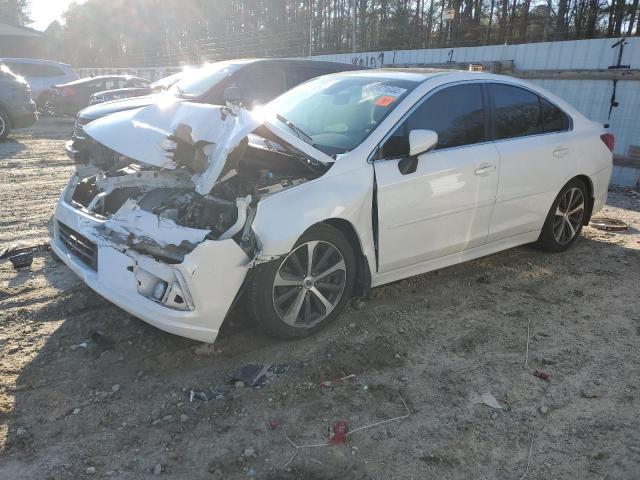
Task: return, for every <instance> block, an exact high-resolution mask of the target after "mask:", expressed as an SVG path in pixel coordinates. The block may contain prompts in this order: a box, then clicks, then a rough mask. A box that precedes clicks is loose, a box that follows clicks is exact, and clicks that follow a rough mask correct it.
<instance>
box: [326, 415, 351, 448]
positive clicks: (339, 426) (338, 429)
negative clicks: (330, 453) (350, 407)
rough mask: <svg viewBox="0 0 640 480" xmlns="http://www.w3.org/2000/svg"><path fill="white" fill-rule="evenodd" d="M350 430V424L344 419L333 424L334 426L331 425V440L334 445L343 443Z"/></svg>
mask: <svg viewBox="0 0 640 480" xmlns="http://www.w3.org/2000/svg"><path fill="white" fill-rule="evenodd" d="M348 431H349V426H348V425H347V422H345V421H344V420H339V421H337V422H336V423H334V424H333V427H331V431H330V433H329V440H330V441H331V443H332V444H334V445H337V444H339V443H342V442H344V440H345V438H346V436H347V432H348Z"/></svg>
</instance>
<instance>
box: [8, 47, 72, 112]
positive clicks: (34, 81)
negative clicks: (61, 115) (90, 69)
mask: <svg viewBox="0 0 640 480" xmlns="http://www.w3.org/2000/svg"><path fill="white" fill-rule="evenodd" d="M0 63H4V64H5V65H6V66H8V67H9V69H10V70H11V71H12V72H13V73H15V74H16V75H20V76H21V77H23V78H24V79H25V80H26V81H27V83H28V84H29V86H30V87H31V98H33V99H34V100H35V102H36V105H37V106H38V109H39V110H42V108H43V107H44V105H45V103H46V101H47V98H48V96H49V95H50V93H51V87H53V86H54V85H58V84H62V83H67V82H71V81H73V80H77V79H78V74H77V73H76V72H75V71H74V70H73V69H72V68H71V66H70V65H67V64H66V63H60V62H54V61H52V60H41V59H37V58H0Z"/></svg>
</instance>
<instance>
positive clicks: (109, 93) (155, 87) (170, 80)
mask: <svg viewBox="0 0 640 480" xmlns="http://www.w3.org/2000/svg"><path fill="white" fill-rule="evenodd" d="M183 76H184V72H178V73H174V74H173V75H169V76H168V77H164V78H161V79H160V80H156V81H155V82H153V83H151V84H149V85H147V86H142V87H127V88H117V89H115V90H105V91H103V92H97V93H94V94H93V95H91V98H90V99H89V105H90V106H91V105H95V104H96V103H102V102H110V101H111V100H122V99H124V98H131V97H141V96H142V95H150V94H152V93H160V92H162V91H164V90H167V89H169V87H170V86H171V85H173V84H174V83H176V82H178V81H179V80H180V79H181V78H182V77H183Z"/></svg>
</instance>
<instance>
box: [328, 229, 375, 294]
mask: <svg viewBox="0 0 640 480" xmlns="http://www.w3.org/2000/svg"><path fill="white" fill-rule="evenodd" d="M321 224H325V225H330V226H332V227H333V228H335V229H336V230H338V231H340V233H342V234H343V235H344V236H345V238H346V239H347V240H348V241H349V243H350V244H351V246H352V247H353V253H354V254H355V256H356V260H357V262H358V266H357V269H358V270H357V276H356V286H355V290H354V294H355V296H358V297H366V296H368V294H369V290H370V289H371V271H370V269H369V262H368V261H367V258H366V257H365V255H364V253H363V251H362V245H361V244H360V239H359V238H358V234H357V233H356V229H355V228H354V227H353V225H352V224H351V223H350V222H348V221H347V220H343V219H341V218H330V219H328V220H325V221H324V222H321Z"/></svg>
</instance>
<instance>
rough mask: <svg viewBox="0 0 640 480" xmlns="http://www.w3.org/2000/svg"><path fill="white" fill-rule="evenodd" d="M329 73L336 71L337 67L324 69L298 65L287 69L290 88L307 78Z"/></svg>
mask: <svg viewBox="0 0 640 480" xmlns="http://www.w3.org/2000/svg"><path fill="white" fill-rule="evenodd" d="M329 73H335V69H333V70H329V69H323V68H317V67H297V66H293V67H290V68H289V69H288V70H287V79H288V83H289V88H292V87H295V86H296V85H299V84H301V83H303V82H306V81H307V80H311V79H312V78H316V77H319V76H321V75H327V74H329Z"/></svg>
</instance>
